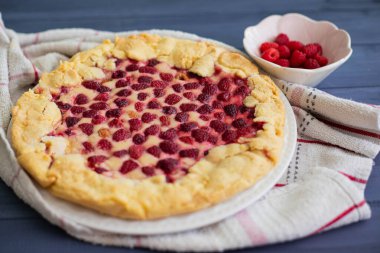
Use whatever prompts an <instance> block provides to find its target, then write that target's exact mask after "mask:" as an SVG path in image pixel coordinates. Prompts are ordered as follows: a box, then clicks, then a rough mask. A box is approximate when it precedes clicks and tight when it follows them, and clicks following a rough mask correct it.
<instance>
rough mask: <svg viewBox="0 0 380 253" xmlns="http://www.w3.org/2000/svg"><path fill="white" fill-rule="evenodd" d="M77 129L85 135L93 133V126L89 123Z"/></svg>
mask: <svg viewBox="0 0 380 253" xmlns="http://www.w3.org/2000/svg"><path fill="white" fill-rule="evenodd" d="M78 127H79V128H80V129H81V130H82V132H83V133H85V134H87V135H91V134H92V133H93V132H94V125H92V124H90V123H82V124H80V125H79V126H78Z"/></svg>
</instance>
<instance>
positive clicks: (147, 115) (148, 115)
mask: <svg viewBox="0 0 380 253" xmlns="http://www.w3.org/2000/svg"><path fill="white" fill-rule="evenodd" d="M156 118H157V116H156V115H154V114H151V113H149V112H145V113H144V114H143V115H142V116H141V120H142V122H144V123H149V122H151V121H153V120H155V119H156Z"/></svg>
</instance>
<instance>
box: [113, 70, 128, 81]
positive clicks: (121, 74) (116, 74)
mask: <svg viewBox="0 0 380 253" xmlns="http://www.w3.org/2000/svg"><path fill="white" fill-rule="evenodd" d="M126 75H127V73H125V71H123V70H116V71H115V72H113V73H112V78H114V79H117V78H123V77H125V76H126Z"/></svg>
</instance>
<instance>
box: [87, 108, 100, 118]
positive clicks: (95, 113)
mask: <svg viewBox="0 0 380 253" xmlns="http://www.w3.org/2000/svg"><path fill="white" fill-rule="evenodd" d="M97 114H98V112H97V111H96V110H87V111H85V112H83V117H84V118H93V117H95V115H97Z"/></svg>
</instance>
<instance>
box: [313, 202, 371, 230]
mask: <svg viewBox="0 0 380 253" xmlns="http://www.w3.org/2000/svg"><path fill="white" fill-rule="evenodd" d="M365 203H366V202H365V200H363V201H361V202H360V203H358V204H354V205H353V206H351V207H350V208H348V209H346V210H344V211H343V212H342V213H340V214H339V215H337V216H336V217H335V218H334V219H332V220H331V221H329V222H328V223H326V224H325V225H323V226H322V227H320V228H318V229H317V230H315V231H314V232H313V233H311V234H310V235H314V234H318V233H320V232H322V231H323V230H325V229H327V228H329V227H331V226H332V225H333V224H335V223H336V222H338V221H339V220H341V219H343V218H344V217H346V216H347V215H348V214H350V213H351V212H352V211H354V210H356V209H358V208H360V207H362V206H364V205H365Z"/></svg>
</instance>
